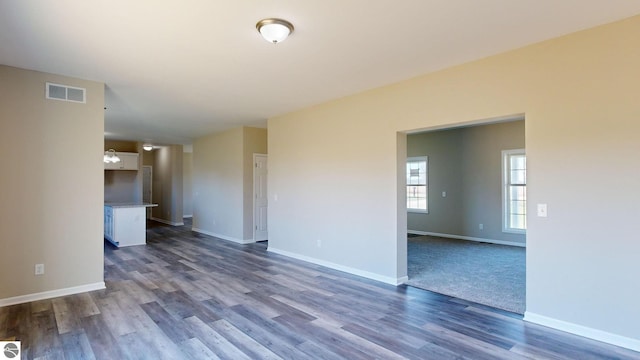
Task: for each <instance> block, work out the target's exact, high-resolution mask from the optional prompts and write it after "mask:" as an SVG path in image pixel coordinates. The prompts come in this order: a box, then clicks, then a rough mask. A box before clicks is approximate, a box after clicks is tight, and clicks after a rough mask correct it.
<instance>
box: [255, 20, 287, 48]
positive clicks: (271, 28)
mask: <svg viewBox="0 0 640 360" xmlns="http://www.w3.org/2000/svg"><path fill="white" fill-rule="evenodd" d="M256 29H258V32H259V33H260V35H262V37H263V38H264V39H265V40H267V41H268V42H270V43H274V44H277V43H279V42H282V41H284V40H285V39H286V38H287V36H289V35H290V34H291V33H292V32H293V25H292V24H291V23H290V22H288V21H287V20H282V19H274V18H270V19H262V20H260V21H258V23H257V24H256Z"/></svg>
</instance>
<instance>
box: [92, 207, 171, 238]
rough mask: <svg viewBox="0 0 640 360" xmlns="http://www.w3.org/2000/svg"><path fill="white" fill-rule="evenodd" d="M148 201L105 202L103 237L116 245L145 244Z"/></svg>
mask: <svg viewBox="0 0 640 360" xmlns="http://www.w3.org/2000/svg"><path fill="white" fill-rule="evenodd" d="M154 206H158V204H149V203H105V204H104V238H105V239H107V240H108V241H109V242H111V243H112V244H113V245H115V246H117V247H122V246H133V245H146V243H147V216H146V209H147V208H148V207H154Z"/></svg>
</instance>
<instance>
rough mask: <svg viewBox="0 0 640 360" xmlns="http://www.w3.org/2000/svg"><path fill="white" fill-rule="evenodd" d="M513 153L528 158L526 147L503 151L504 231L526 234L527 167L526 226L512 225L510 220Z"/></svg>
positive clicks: (525, 185)
mask: <svg viewBox="0 0 640 360" xmlns="http://www.w3.org/2000/svg"><path fill="white" fill-rule="evenodd" d="M512 155H524V156H525V159H526V152H525V149H513V150H503V151H502V231H503V232H505V233H513V234H526V233H527V222H526V207H527V204H526V201H527V200H526V191H527V190H526V189H527V181H526V167H525V183H524V185H522V186H524V187H525V225H524V226H525V228H524V229H518V228H514V227H512V226H511V223H510V221H509V215H510V214H511V197H510V193H509V187H510V186H511V184H510V182H509V181H510V178H509V174H510V171H511V165H510V162H509V159H510V157H511V156H512Z"/></svg>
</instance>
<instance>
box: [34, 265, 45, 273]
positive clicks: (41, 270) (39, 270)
mask: <svg viewBox="0 0 640 360" xmlns="http://www.w3.org/2000/svg"><path fill="white" fill-rule="evenodd" d="M35 274H36V275H44V264H36V269H35Z"/></svg>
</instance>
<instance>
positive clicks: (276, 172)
mask: <svg viewBox="0 0 640 360" xmlns="http://www.w3.org/2000/svg"><path fill="white" fill-rule="evenodd" d="M639 37H640V17H635V18H631V19H629V20H625V21H621V22H617V23H614V24H610V25H607V26H603V27H599V28H595V29H590V30H586V31H582V32H579V33H575V34H572V35H569V36H565V37H562V38H558V39H555V40H551V41H546V42H543V43H539V44H535V45H532V46H528V47H525V48H522V49H519V50H516V51H512V52H508V53H505V54H501V55H498V56H494V57H490V58H487V59H483V60H480V61H476V62H472V63H469V64H465V65H462V66H457V67H453V68H450V69H446V70H443V71H440V72H436V73H432V74H428V75H425V76H422V77H419V78H415V79H411V80H408V81H405V82H402V83H398V84H395V85H391V86H387V87H384V88H379V89H375V90H372V91H368V92H366V93H362V94H359V95H355V96H351V97H348V98H343V99H340V100H336V101H333V102H330V103H326V104H322V105H319V106H315V107H312V108H308V109H304V110H301V111H298V112H295V113H291V114H287V115H283V116H279V117H276V118H272V119H270V120H269V126H268V129H269V162H270V163H269V195H270V207H269V212H270V220H269V228H270V238H269V247H270V249H273V250H275V251H279V252H281V253H286V254H290V255H293V256H297V257H300V258H304V259H307V260H312V261H316V262H318V263H323V264H328V265H332V266H334V267H336V268H341V269H344V270H349V271H351V272H354V273H360V274H363V275H367V276H370V277H373V278H378V279H382V280H385V281H388V282H394V281H395V280H397V279H403V278H404V277H405V276H406V237H405V235H404V234H403V233H405V232H406V213H405V210H404V208H403V205H402V204H404V199H403V192H402V191H400V190H399V189H400V187H401V186H402V177H401V176H399V175H398V172H399V169H400V168H401V166H400V165H401V164H402V162H403V161H404V157H403V156H404V153H403V150H402V148H403V146H406V145H404V144H403V142H404V141H406V137H405V136H404V135H403V134H402V132H405V131H410V130H417V129H436V128H444V127H450V126H451V125H460V124H465V123H469V122H474V121H482V120H483V119H496V118H500V117H505V116H513V115H516V114H525V116H526V148H527V158H528V166H529V169H528V170H529V174H528V175H529V177H528V181H529V184H528V200H529V207H528V209H527V210H528V213H529V214H535V207H536V204H538V203H545V204H548V206H549V217H547V218H538V217H535V216H531V215H530V216H529V218H528V225H529V228H528V233H527V246H528V248H527V314H526V316H527V319H529V320H531V321H536V322H539V323H544V324H547V325H551V326H555V327H557V328H562V329H565V330H570V331H573V332H576V333H581V334H583V335H586V336H591V337H595V338H599V339H601V340H605V341H609V342H613V343H617V344H620V345H623V346H627V347H631V348H636V349H639V350H640V327H638V326H637V323H636V322H635V321H630V320H629V319H638V318H640V307H638V306H637V304H638V303H640V292H639V291H638V287H637V286H634V284H635V283H634V282H633V275H632V274H638V273H640V262H638V261H637V259H636V258H637V254H639V253H640V241H637V239H638V233H640V227H639V226H640V225H638V224H639V222H638V221H637V219H638V218H639V217H640V207H639V206H638V203H640V192H638V189H637V187H638V184H640V167H639V166H637V164H638V160H637V158H638V154H640V142H639V141H637V134H638V133H639V132H640V122H639V121H638V117H639V115H640V105H638V99H639V98H640V87H639V86H638V84H637V83H638V81H637V79H639V78H640V67H639V66H638V64H639V63H640V47H638V46H637V39H638V38H639ZM398 132H400V135H398ZM276 199H277V200H276Z"/></svg>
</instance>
